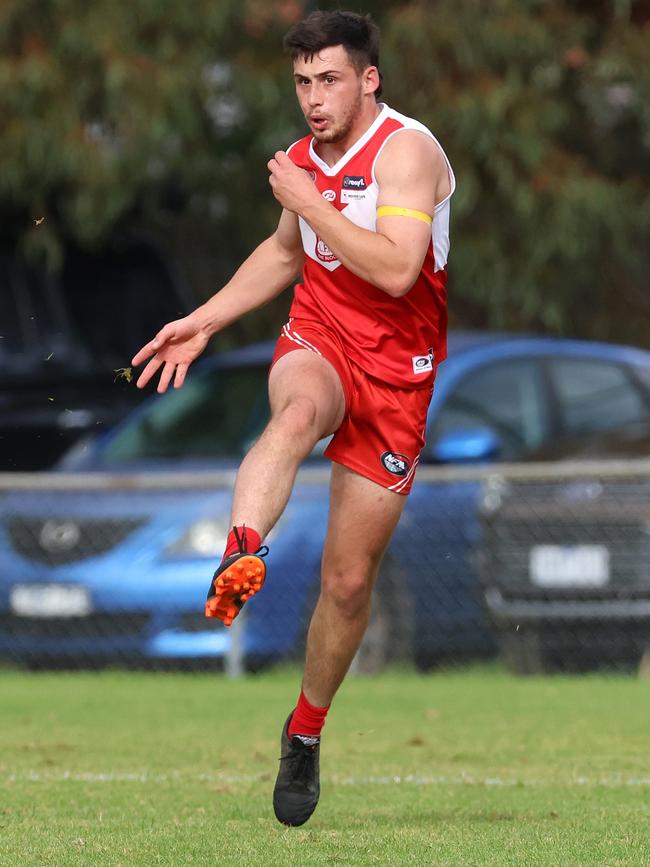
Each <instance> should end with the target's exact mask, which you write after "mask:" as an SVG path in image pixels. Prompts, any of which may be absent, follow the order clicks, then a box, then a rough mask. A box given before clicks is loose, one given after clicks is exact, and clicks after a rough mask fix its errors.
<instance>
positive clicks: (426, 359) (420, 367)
mask: <svg viewBox="0 0 650 867" xmlns="http://www.w3.org/2000/svg"><path fill="white" fill-rule="evenodd" d="M433 360H434V359H433V350H431V349H430V350H429V354H428V355H414V356H413V357H412V361H413V373H415V374H416V375H417V374H418V373H427V371H429V370H433Z"/></svg>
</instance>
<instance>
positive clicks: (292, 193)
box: [267, 151, 320, 214]
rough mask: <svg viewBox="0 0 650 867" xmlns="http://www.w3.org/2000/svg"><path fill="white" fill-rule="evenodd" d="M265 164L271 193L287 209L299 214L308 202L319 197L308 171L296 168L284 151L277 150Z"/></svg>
mask: <svg viewBox="0 0 650 867" xmlns="http://www.w3.org/2000/svg"><path fill="white" fill-rule="evenodd" d="M267 165H268V170H269V171H270V172H271V175H270V177H269V183H270V184H271V189H272V190H273V195H274V196H275V198H276V199H277V200H278V202H280V204H281V205H282V207H283V208H286V209H287V211H293V212H294V213H295V214H301V212H302V209H303V208H304V206H305V205H306V204H307V203H308V202H310V201H314V200H318V199H320V196H319V194H318V190H317V189H316V185H315V184H314V182H313V180H312V179H311V177H310V176H309V174H308V172H306V171H305V170H304V169H300V168H298V166H297V165H296V164H295V163H294V162H293V160H292V159H291V158H290V157H288V156H287V154H286V153H285V152H284V151H277V153H276V154H275V155H274V156H273V158H272V159H270V160H269V161H268V164H267Z"/></svg>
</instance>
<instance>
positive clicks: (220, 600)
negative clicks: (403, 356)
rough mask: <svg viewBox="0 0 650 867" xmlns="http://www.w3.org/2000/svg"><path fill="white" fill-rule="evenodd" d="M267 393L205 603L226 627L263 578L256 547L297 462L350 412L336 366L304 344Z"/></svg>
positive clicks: (286, 359)
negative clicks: (265, 412)
mask: <svg viewBox="0 0 650 867" xmlns="http://www.w3.org/2000/svg"><path fill="white" fill-rule="evenodd" d="M269 398H270V403H271V420H270V421H269V423H268V425H267V427H266V428H265V430H264V432H263V433H262V435H261V436H260V438H259V439H258V441H257V442H256V443H255V445H254V446H253V448H252V449H251V450H250V451H249V453H248V454H247V455H246V457H245V458H244V460H243V462H242V464H241V466H240V468H239V472H238V473H237V479H236V482H235V490H234V494H233V506H232V518H231V525H232V526H233V531H232V533H231V536H230V537H229V540H228V546H227V548H226V551H225V553H224V558H223V560H222V562H221V565H220V566H219V568H218V569H217V571H216V573H215V575H214V576H213V579H212V582H211V584H210V589H209V592H208V599H207V602H206V609H205V613H206V617H218V618H219V619H221V620H223V621H224V623H226V625H230V624H231V623H232V621H233V619H234V618H235V617H236V616H237V613H238V612H239V610H240V609H241V606H242V604H243V603H244V602H245V601H246V600H247V599H248V598H250V596H252V595H254V594H255V593H257V592H258V590H259V589H260V588H261V586H262V584H263V582H264V578H265V565H264V562H263V561H262V560H261V558H260V557H259V556H257V554H256V552H257V550H258V548H259V546H260V542H261V540H262V539H263V538H264V536H265V535H266V534H267V533H268V532H269V530H270V529H271V528H272V527H273V526H274V524H275V523H276V521H277V520H278V518H279V517H280V515H281V514H282V512H283V511H284V508H285V506H286V504H287V501H288V499H289V495H290V494H291V489H292V488H293V483H294V480H295V477H296V472H297V470H298V467H299V466H300V464H301V462H302V461H303V460H304V459H305V457H306V456H307V455H308V454H309V453H310V451H311V450H312V449H313V447H314V446H315V444H316V443H317V442H318V440H319V439H321V438H322V437H324V436H327V435H328V434H330V433H333V432H334V431H335V430H336V428H337V427H338V426H339V425H340V423H341V420H342V418H343V415H344V413H345V397H344V393H343V387H342V385H341V382H340V379H339V377H338V374H337V373H336V371H335V369H334V367H333V366H332V365H331V364H330V363H329V362H328V361H326V360H325V359H324V358H323V357H322V356H320V355H317V354H315V353H314V352H311V351H309V350H306V349H297V350H295V351H293V352H289V353H288V354H287V355H284V356H282V358H280V359H279V360H278V361H277V362H276V363H275V364H274V366H273V368H272V369H271V373H270V377H269Z"/></svg>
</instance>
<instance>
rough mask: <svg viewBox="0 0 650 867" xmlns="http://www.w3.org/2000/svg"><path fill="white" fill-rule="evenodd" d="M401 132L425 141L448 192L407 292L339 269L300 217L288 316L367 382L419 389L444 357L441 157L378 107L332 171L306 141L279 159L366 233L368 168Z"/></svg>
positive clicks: (373, 206)
mask: <svg viewBox="0 0 650 867" xmlns="http://www.w3.org/2000/svg"><path fill="white" fill-rule="evenodd" d="M403 129H415V130H419V131H420V132H422V133H424V134H425V135H428V136H429V137H430V138H431V139H433V141H434V142H435V143H436V145H437V146H438V147H439V148H440V151H441V153H442V155H443V156H444V158H445V162H446V163H447V168H448V171H449V180H450V184H451V192H450V194H449V196H447V198H446V199H444V201H442V202H440V203H438V205H436V208H435V212H434V214H433V224H432V227H431V243H430V244H429V249H428V250H427V254H426V258H425V260H424V264H423V266H422V270H421V271H420V274H419V276H418V278H417V280H416V281H415V284H414V285H413V287H412V288H411V289H410V290H409V292H408V293H407V294H406V295H404V296H403V297H401V298H393V297H391V296H390V295H388V294H387V293H386V292H383V291H382V290H381V289H378V288H377V287H376V286H373V285H372V284H371V283H368V282H367V281H366V280H363V279H362V278H361V277H357V276H356V274H353V273H352V272H351V271H350V270H348V269H347V268H346V267H345V266H344V265H342V264H341V262H339V261H338V259H337V258H336V256H335V255H334V254H333V253H332V251H331V250H330V249H329V247H327V245H326V244H325V243H324V242H323V241H322V240H321V239H320V238H318V237H317V236H316V234H315V233H314V231H313V229H312V228H311V226H310V225H309V224H308V223H307V222H306V221H305V220H303V219H302V217H300V218H299V223H300V232H301V235H302V242H303V247H304V250H305V264H304V270H303V282H302V283H300V284H298V285H297V286H296V288H295V296H294V301H293V304H292V307H291V313H290V315H291V316H292V317H295V318H296V319H307V320H315V321H318V322H322V323H323V324H325V325H327V326H328V327H329V328H331V329H332V330H333V331H334V332H335V333H336V334H337V335H338V336H339V338H340V340H341V342H342V344H343V348H344V350H345V352H346V354H347V356H348V357H349V358H350V359H351V360H352V361H354V362H355V363H356V364H358V365H359V366H360V367H361V368H362V369H363V370H365V371H366V373H369V374H370V375H371V376H374V377H375V378H377V379H379V380H381V381H383V382H388V383H391V384H393V385H396V386H399V387H400V388H425V387H431V383H432V381H433V377H434V373H435V366H436V365H437V364H438V363H439V362H441V361H442V360H443V359H444V358H445V357H446V354H447V292H446V284H447V269H446V265H447V255H448V252H449V199H450V198H451V194H452V193H453V191H454V188H455V179H454V174H453V171H452V168H451V165H450V164H449V160H448V159H447V156H446V154H445V152H444V151H443V150H442V148H441V147H440V144H439V142H438V141H437V139H436V138H435V137H434V136H433V134H432V133H431V132H430V131H429V130H428V129H427V128H426V127H425V126H423V125H422V124H421V123H419V122H418V121H416V120H413V119H412V118H409V117H405V116H404V115H402V114H399V113H398V112H396V111H393V109H391V108H389V107H388V106H387V105H383V106H382V107H381V112H380V114H379V116H378V117H377V118H376V120H375V121H374V123H373V124H372V126H370V127H369V128H368V129H367V130H366V132H365V133H364V134H363V135H362V136H361V138H359V139H358V140H357V141H356V142H355V143H354V145H352V147H351V148H350V149H349V150H348V151H347V152H346V153H345V154H344V155H343V156H342V157H341V159H340V160H339V161H338V162H337V163H336V165H335V166H332V167H330V166H328V165H327V163H325V162H324V161H323V160H322V159H321V158H320V157H319V156H318V154H317V153H316V150H315V147H314V145H315V139H314V138H313V136H311V135H308V136H306V137H305V138H303V139H301V140H300V141H298V142H296V143H295V144H293V145H292V146H291V147H290V148H289V150H288V151H287V153H288V154H289V156H290V157H291V159H292V160H293V162H294V163H295V164H296V165H297V166H299V167H300V168H302V169H306V170H307V171H308V172H309V173H310V174H311V176H312V177H313V178H314V181H315V183H316V186H317V188H318V189H319V190H320V192H321V193H322V195H323V198H325V199H326V200H327V201H328V202H331V203H332V205H334V207H335V208H336V209H337V210H339V211H340V212H341V213H342V214H343V215H344V216H345V217H346V218H347V219H348V220H351V221H352V222H353V223H355V224H356V225H357V226H360V227H362V228H364V229H368V230H370V231H373V232H374V231H376V210H377V197H378V194H379V185H378V183H377V179H376V177H375V164H376V162H377V158H378V156H379V154H380V153H381V150H382V148H383V146H384V145H385V144H386V142H387V141H388V139H389V138H391V137H392V136H393V135H396V134H398V133H399V132H400V131H401V130H403ZM386 204H388V205H394V206H397V207H401V206H403V203H402V202H387V203H386Z"/></svg>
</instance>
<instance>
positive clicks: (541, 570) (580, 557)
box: [529, 545, 609, 587]
mask: <svg viewBox="0 0 650 867" xmlns="http://www.w3.org/2000/svg"><path fill="white" fill-rule="evenodd" d="M529 568H530V580H531V581H532V582H533V584H536V585H537V586H538V587H604V586H605V585H606V584H607V583H608V582H609V550H608V549H607V548H606V547H605V545H536V546H535V547H534V548H532V549H531V552H530V561H529Z"/></svg>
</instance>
